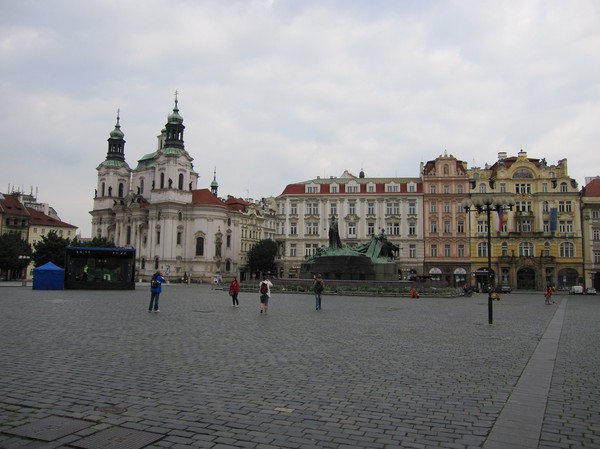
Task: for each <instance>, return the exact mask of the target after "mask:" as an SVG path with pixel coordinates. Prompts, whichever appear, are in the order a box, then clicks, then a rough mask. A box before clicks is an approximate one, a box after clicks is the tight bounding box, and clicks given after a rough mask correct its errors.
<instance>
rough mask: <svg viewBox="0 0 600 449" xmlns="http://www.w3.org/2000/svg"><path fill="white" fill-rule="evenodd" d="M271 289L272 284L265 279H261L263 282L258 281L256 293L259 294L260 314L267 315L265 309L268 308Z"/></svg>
mask: <svg viewBox="0 0 600 449" xmlns="http://www.w3.org/2000/svg"><path fill="white" fill-rule="evenodd" d="M271 287H273V284H272V283H271V281H270V280H269V279H267V277H266V276H265V277H263V280H262V281H260V284H259V285H258V291H259V293H260V313H261V314H262V313H264V314H266V313H267V309H268V308H269V298H270V297H271Z"/></svg>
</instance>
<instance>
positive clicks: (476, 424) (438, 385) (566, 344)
mask: <svg viewBox="0 0 600 449" xmlns="http://www.w3.org/2000/svg"><path fill="white" fill-rule="evenodd" d="M239 299H240V307H239V308H234V307H232V306H231V298H230V297H229V296H228V295H227V292H226V291H219V290H210V287H209V286H204V285H190V286H188V285H175V284H171V285H167V286H165V288H164V291H163V294H162V295H161V299H160V309H161V312H160V313H148V312H147V309H148V302H149V292H148V287H147V285H141V286H140V285H138V287H137V289H136V290H135V291H76V290H66V291H38V290H36V291H33V290H31V289H30V288H24V287H0V372H2V377H1V378H0V447H4V446H6V445H11V449H12V447H14V448H17V447H18V446H17V444H15V438H18V437H16V436H14V435H13V434H11V433H10V432H11V431H12V430H14V429H15V428H18V427H19V426H21V425H23V424H26V423H27V422H30V421H35V420H37V419H40V418H44V417H47V416H60V417H69V418H72V419H76V420H83V421H89V422H93V423H95V425H94V427H93V429H91V430H94V431H95V432H102V431H106V430H111V431H113V432H114V431H115V430H113V429H119V428H124V429H128V430H135V431H140V432H145V433H151V434H158V435H159V436H160V437H161V439H160V440H158V441H156V442H154V443H145V444H147V446H146V447H148V448H150V449H158V448H174V449H185V448H198V447H202V448H213V449H214V448H224V447H228V448H235V447H244V448H255V449H277V448H280V449H288V448H290V449H292V448H295V449H309V448H331V449H342V448H344V449H345V448H373V449H391V448H410V447H414V448H421V449H430V448H453V449H457V448H464V449H471V448H481V447H484V445H485V446H486V447H489V448H490V449H491V448H492V447H497V446H498V444H502V445H503V446H504V447H506V445H504V444H503V443H501V441H505V440H507V439H509V437H505V435H504V433H506V432H512V433H514V432H516V431H515V429H519V426H521V427H520V428H521V430H522V431H523V435H532V434H535V435H537V437H534V438H528V441H529V443H528V447H535V449H546V448H549V449H550V448H560V449H571V448H579V447H591V448H593V447H600V370H598V366H600V345H598V344H597V341H598V339H599V337H600V332H599V328H600V326H599V324H598V323H600V300H599V299H598V298H597V297H585V296H582V297H577V296H568V295H566V294H557V296H556V299H557V303H556V305H553V306H546V305H544V298H543V295H542V293H529V294H526V293H520V292H515V293H513V294H512V295H505V296H504V297H503V299H502V300H501V301H500V302H495V304H494V325H492V326H490V325H488V324H487V297H486V296H485V295H482V294H477V295H475V296H473V297H471V298H463V297H458V298H425V297H421V299H419V300H415V299H409V298H400V297H396V298H394V297H358V296H335V295H332V294H328V292H327V291H325V294H324V296H323V308H322V310H320V311H315V310H314V297H313V296H312V295H310V294H304V295H296V294H283V293H277V292H275V293H274V294H273V297H272V299H271V300H270V303H269V313H268V314H267V315H266V316H264V315H260V314H259V299H258V292H256V293H244V292H242V293H241V294H240V298H239ZM559 310H560V311H561V312H560V313H559ZM544 342H545V343H544ZM542 343H544V344H542ZM541 350H543V352H539V351H541ZM549 360H550V362H548V361H549ZM540 366H544V367H543V368H542V370H541V371H540ZM540 373H542V374H543V375H544V377H545V379H546V380H544V385H545V387H544V388H545V391H546V392H547V393H545V401H546V406H545V407H542V406H540V404H541V402H540V403H538V402H536V408H535V410H533V409H532V408H530V407H528V404H527V403H523V400H524V398H527V395H528V394H529V393H533V391H529V390H528V387H526V388H523V385H528V383H529V384H530V385H537V383H538V382H537V379H536V378H537V376H541V374H540ZM535 394H536V398H539V401H543V400H544V397H542V396H540V394H539V392H537V391H536V392H535ZM536 401H538V399H536ZM525 402H526V399H525ZM515 405H516V406H517V407H516V408H515ZM542 405H543V404H542ZM511 407H512V409H514V410H515V413H517V414H518V415H519V416H524V417H526V418H527V419H519V418H518V417H515V416H512V415H511V413H510V410H511ZM539 410H541V412H539ZM503 412H504V413H503ZM540 413H541V414H540ZM530 416H531V419H529V417H530ZM540 423H541V426H540ZM504 429H510V430H509V431H508V430H504ZM88 430H90V429H85V430H84V431H79V432H74V433H72V434H70V435H67V436H65V437H63V438H61V439H60V440H59V441H60V442H61V443H62V446H60V449H66V448H73V447H76V446H75V445H77V444H81V442H82V441H84V440H85V439H86V438H91V437H93V436H94V434H90V433H89V432H88ZM492 436H493V437H492ZM23 441H24V443H25V440H23ZM534 441H535V443H534ZM486 443H487V444H486ZM519 446H521V445H520V444H519Z"/></svg>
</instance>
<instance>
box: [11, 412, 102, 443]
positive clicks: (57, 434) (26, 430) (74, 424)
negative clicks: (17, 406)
mask: <svg viewBox="0 0 600 449" xmlns="http://www.w3.org/2000/svg"><path fill="white" fill-rule="evenodd" d="M91 425H93V423H91V422H88V421H82V420H80V419H72V418H63V417H60V416H48V417H47V418H43V419H40V420H37V421H33V422H30V423H27V424H24V425H22V426H18V427H15V428H13V429H8V430H6V431H5V432H6V433H10V434H13V435H18V436H22V437H27V438H33V439H36V440H42V441H53V440H57V439H59V438H62V437H64V436H67V435H69V434H71V433H75V432H77V431H79V430H82V429H85V428H86V427H90V426H91Z"/></svg>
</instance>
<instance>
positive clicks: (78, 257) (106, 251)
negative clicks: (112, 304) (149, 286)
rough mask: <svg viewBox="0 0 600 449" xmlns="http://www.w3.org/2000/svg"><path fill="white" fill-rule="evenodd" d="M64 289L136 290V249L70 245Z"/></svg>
mask: <svg viewBox="0 0 600 449" xmlns="http://www.w3.org/2000/svg"><path fill="white" fill-rule="evenodd" d="M65 259H66V260H65V289H82V290H135V249H133V248H94V247H78V246H67V247H66V248H65Z"/></svg>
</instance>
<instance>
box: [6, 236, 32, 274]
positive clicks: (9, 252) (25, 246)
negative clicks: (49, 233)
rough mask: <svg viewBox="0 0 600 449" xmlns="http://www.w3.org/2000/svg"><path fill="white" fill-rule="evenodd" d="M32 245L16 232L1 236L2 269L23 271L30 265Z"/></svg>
mask: <svg viewBox="0 0 600 449" xmlns="http://www.w3.org/2000/svg"><path fill="white" fill-rule="evenodd" d="M30 257H31V245H30V244H29V243H27V242H26V241H25V240H23V239H22V238H21V236H20V235H19V234H17V233H16V232H9V233H8V234H2V235H0V269H1V270H2V271H5V270H6V271H12V270H22V269H23V268H25V267H26V266H27V265H29V258H30Z"/></svg>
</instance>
